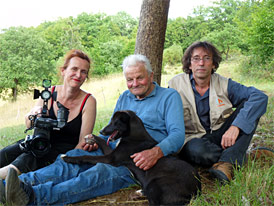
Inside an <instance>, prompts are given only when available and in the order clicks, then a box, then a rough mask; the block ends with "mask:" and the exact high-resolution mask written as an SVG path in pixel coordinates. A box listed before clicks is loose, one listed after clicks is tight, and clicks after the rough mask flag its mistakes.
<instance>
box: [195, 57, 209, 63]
mask: <svg viewBox="0 0 274 206" xmlns="http://www.w3.org/2000/svg"><path fill="white" fill-rule="evenodd" d="M201 60H203V61H204V62H210V61H211V60H212V58H211V57H210V56H205V57H203V58H200V57H192V58H191V61H192V62H195V63H198V62H200V61H201Z"/></svg>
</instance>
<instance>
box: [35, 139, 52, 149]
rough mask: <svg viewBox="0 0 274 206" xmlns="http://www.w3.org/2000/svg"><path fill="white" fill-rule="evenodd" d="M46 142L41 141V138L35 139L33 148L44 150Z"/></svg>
mask: <svg viewBox="0 0 274 206" xmlns="http://www.w3.org/2000/svg"><path fill="white" fill-rule="evenodd" d="M47 145H48V143H47V142H45V141H43V139H40V140H38V141H36V142H35V143H33V149H35V150H41V151H43V150H45V149H46V148H47Z"/></svg>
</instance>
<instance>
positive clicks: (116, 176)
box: [19, 149, 135, 205]
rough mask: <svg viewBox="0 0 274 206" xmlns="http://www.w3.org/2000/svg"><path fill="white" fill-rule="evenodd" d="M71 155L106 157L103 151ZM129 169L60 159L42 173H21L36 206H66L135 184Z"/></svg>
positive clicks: (43, 169) (80, 152)
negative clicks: (68, 161)
mask: <svg viewBox="0 0 274 206" xmlns="http://www.w3.org/2000/svg"><path fill="white" fill-rule="evenodd" d="M67 155H69V156H81V155H96V156H97V155H103V153H102V151H101V150H100V149H98V150H97V151H93V152H87V151H84V150H80V149H74V150H71V151H69V152H67ZM131 177H132V176H131V173H130V171H129V170H128V169H127V168H126V167H123V166H121V167H113V166H111V165H108V164H102V163H98V164H96V165H90V164H81V165H78V164H68V163H66V162H64V161H63V160H62V159H61V158H60V156H59V157H58V158H57V160H56V161H55V162H54V163H53V164H51V165H49V166H47V167H45V168H42V169H40V170H37V171H34V172H29V173H26V174H22V175H20V176H19V178H20V180H21V181H23V182H25V183H28V184H31V185H32V187H33V190H34V193H35V202H34V204H37V205H48V204H52V205H64V204H69V203H75V202H79V201H83V200H87V199H90V198H94V197H97V196H102V195H106V194H110V193H113V192H115V191H118V190H119V189H121V188H125V187H128V186H129V185H131V184H135V182H134V181H133V179H132V178H131Z"/></svg>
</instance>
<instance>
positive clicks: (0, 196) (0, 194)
mask: <svg viewBox="0 0 274 206" xmlns="http://www.w3.org/2000/svg"><path fill="white" fill-rule="evenodd" d="M5 202H6V198H5V185H4V183H3V180H2V179H0V203H2V204H4V203H5Z"/></svg>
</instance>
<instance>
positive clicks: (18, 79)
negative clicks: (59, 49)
mask: <svg viewBox="0 0 274 206" xmlns="http://www.w3.org/2000/svg"><path fill="white" fill-rule="evenodd" d="M0 45H1V47H0V54H1V55H0V73H1V76H0V95H1V97H6V95H7V94H8V95H9V96H12V99H13V100H16V97H17V95H18V93H19V92H25V91H29V90H30V88H32V87H33V86H34V85H37V84H39V85H41V82H42V80H43V79H44V78H51V77H52V75H53V74H55V71H54V66H53V65H54V64H53V62H54V61H53V56H52V46H51V45H50V44H49V43H48V42H46V41H45V40H44V39H43V38H41V36H39V35H38V34H37V32H36V31H35V30H34V29H33V28H25V27H11V28H9V29H7V30H4V33H2V34H1V35H0Z"/></svg>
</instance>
